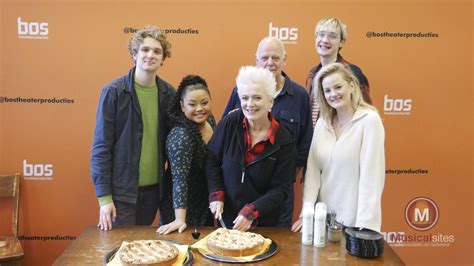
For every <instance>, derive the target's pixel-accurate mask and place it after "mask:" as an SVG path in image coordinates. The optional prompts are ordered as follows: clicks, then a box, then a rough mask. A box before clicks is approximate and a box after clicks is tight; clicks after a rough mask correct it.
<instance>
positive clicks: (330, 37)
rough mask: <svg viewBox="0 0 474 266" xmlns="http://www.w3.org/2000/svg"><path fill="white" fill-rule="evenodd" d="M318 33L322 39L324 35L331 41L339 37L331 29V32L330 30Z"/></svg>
mask: <svg viewBox="0 0 474 266" xmlns="http://www.w3.org/2000/svg"><path fill="white" fill-rule="evenodd" d="M316 35H317V36H318V38H320V39H324V37H327V38H328V39H329V40H331V41H334V40H337V39H338V38H339V36H338V35H337V33H335V32H330V31H329V32H328V31H318V32H316Z"/></svg>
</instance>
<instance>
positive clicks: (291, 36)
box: [268, 22, 298, 44]
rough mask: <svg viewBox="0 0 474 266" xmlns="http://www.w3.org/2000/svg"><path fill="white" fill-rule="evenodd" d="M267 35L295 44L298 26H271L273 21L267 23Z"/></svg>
mask: <svg viewBox="0 0 474 266" xmlns="http://www.w3.org/2000/svg"><path fill="white" fill-rule="evenodd" d="M268 36H270V37H274V38H277V39H279V40H280V41H282V42H283V43H291V44H296V42H297V41H298V28H285V27H273V23H272V22H270V24H269V25H268Z"/></svg>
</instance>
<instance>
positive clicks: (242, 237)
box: [206, 228, 265, 257]
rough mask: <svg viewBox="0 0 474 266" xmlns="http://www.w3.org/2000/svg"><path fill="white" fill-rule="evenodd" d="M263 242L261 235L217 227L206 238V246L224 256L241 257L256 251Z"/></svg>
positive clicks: (260, 247)
mask: <svg viewBox="0 0 474 266" xmlns="http://www.w3.org/2000/svg"><path fill="white" fill-rule="evenodd" d="M264 242H265V238H264V237H263V236H262V235H259V234H256V233H252V232H242V231H239V230H234V229H224V228H219V229H217V230H216V231H214V232H213V233H212V234H211V235H210V236H209V237H208V238H207V243H206V244H207V248H208V249H209V250H210V251H211V252H213V253H214V254H217V255H220V256H226V257H243V256H250V255H253V254H256V253H258V252H259V251H260V250H261V249H262V247H263V244H264Z"/></svg>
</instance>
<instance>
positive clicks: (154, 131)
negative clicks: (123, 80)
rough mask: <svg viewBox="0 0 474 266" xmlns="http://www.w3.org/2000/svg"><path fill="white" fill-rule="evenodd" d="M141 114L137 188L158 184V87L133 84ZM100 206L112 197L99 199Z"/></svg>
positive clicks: (108, 201) (106, 196) (109, 201)
mask: <svg viewBox="0 0 474 266" xmlns="http://www.w3.org/2000/svg"><path fill="white" fill-rule="evenodd" d="M134 85H135V92H136V93H137V96H138V103H139V104H140V110H141V112H142V121H143V137H142V149H141V154H140V163H139V164H140V165H139V177H138V186H140V187H143V186H149V185H155V184H158V182H159V179H158V174H159V173H158V87H157V86H156V84H155V85H154V86H152V87H145V86H142V85H140V84H138V83H136V82H135V83H134ZM98 200H99V204H100V206H102V205H105V204H108V203H111V202H112V201H113V199H112V195H105V196H103V197H99V198H98Z"/></svg>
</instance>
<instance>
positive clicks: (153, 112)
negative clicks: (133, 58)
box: [135, 82, 159, 187]
mask: <svg viewBox="0 0 474 266" xmlns="http://www.w3.org/2000/svg"><path fill="white" fill-rule="evenodd" d="M135 91H136V92H137V96H138V102H139V103H140V110H141V112H142V121H143V138H142V150H141V154H140V167H139V178H138V186H140V187H143V186H149V185H155V184H157V183H158V182H159V180H158V88H157V86H156V84H154V86H152V87H145V86H142V85H140V84H138V83H136V82H135Z"/></svg>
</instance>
